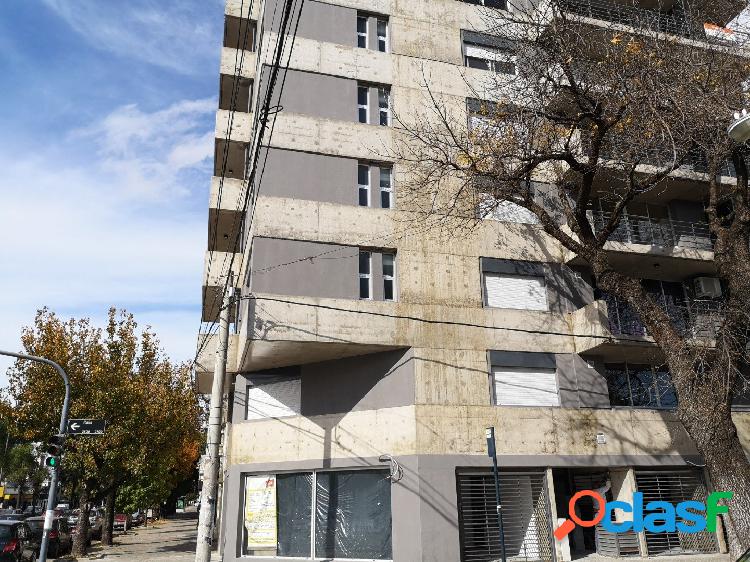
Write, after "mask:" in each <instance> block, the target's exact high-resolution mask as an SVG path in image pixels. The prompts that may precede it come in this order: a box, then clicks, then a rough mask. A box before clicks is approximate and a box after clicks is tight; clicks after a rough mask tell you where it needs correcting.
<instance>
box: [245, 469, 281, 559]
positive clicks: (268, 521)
mask: <svg viewBox="0 0 750 562" xmlns="http://www.w3.org/2000/svg"><path fill="white" fill-rule="evenodd" d="M245 528H246V529H247V548H248V549H251V550H253V549H262V548H276V476H274V475H271V474H269V475H265V476H248V477H247V482H246V483H245Z"/></svg>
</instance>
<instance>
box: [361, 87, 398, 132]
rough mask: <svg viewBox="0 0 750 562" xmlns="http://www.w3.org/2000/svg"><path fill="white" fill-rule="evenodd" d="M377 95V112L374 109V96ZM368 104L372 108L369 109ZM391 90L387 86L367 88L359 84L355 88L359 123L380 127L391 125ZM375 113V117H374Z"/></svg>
mask: <svg viewBox="0 0 750 562" xmlns="http://www.w3.org/2000/svg"><path fill="white" fill-rule="evenodd" d="M376 95H377V104H378V106H377V110H376V109H375V108H374V103H375V96H376ZM370 103H372V104H373V107H372V108H371V107H370ZM390 103H391V89H390V87H389V86H376V85H373V86H368V85H364V84H360V85H359V87H358V88H357V107H358V117H359V122H360V123H373V124H374V123H375V122H376V121H375V119H377V122H378V123H379V124H380V125H383V126H388V125H390V124H391V106H390ZM376 111H377V117H375V116H374V114H375V112H376Z"/></svg>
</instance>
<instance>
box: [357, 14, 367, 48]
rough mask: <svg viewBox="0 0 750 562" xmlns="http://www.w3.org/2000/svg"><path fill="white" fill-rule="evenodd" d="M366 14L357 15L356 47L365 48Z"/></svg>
mask: <svg viewBox="0 0 750 562" xmlns="http://www.w3.org/2000/svg"><path fill="white" fill-rule="evenodd" d="M367 20H368V18H367V16H357V47H359V48H360V49H366V48H367Z"/></svg>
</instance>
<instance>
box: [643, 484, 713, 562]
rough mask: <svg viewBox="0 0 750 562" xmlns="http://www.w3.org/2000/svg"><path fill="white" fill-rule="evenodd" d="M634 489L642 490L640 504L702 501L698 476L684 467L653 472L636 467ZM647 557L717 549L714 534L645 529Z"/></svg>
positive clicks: (703, 497) (701, 488)
mask: <svg viewBox="0 0 750 562" xmlns="http://www.w3.org/2000/svg"><path fill="white" fill-rule="evenodd" d="M635 480H636V484H637V486H638V491H639V492H642V493H643V504H644V505H646V504H648V502H650V501H666V502H670V503H672V504H677V503H680V502H683V501H687V500H695V501H699V502H705V501H706V495H707V492H706V486H705V484H704V483H703V479H702V478H701V475H700V474H699V473H697V472H694V471H691V470H686V471H679V472H657V471H645V470H639V471H636V473H635ZM645 534H646V545H647V546H648V554H649V556H651V555H654V554H678V553H686V552H702V553H709V552H718V546H717V544H716V536H715V535H714V533H709V532H708V531H703V532H701V533H689V534H688V533H649V532H648V531H646V533H645Z"/></svg>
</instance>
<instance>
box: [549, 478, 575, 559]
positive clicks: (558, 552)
mask: <svg viewBox="0 0 750 562" xmlns="http://www.w3.org/2000/svg"><path fill="white" fill-rule="evenodd" d="M545 482H546V485H547V496H548V497H549V511H550V519H551V521H552V530H553V531H554V530H555V529H557V527H558V526H560V525H561V524H562V523H563V521H565V517H560V515H559V514H558V513H557V499H556V498H555V481H554V480H553V477H552V469H551V468H547V471H546V478H545ZM562 515H565V514H564V513H563V514H562ZM552 544H554V545H555V560H560V561H562V562H568V561H569V560H572V559H573V558H572V557H571V555H570V542H569V541H568V537H565V538H564V539H563V540H561V541H558V540H557V539H555V538H553V539H552Z"/></svg>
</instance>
